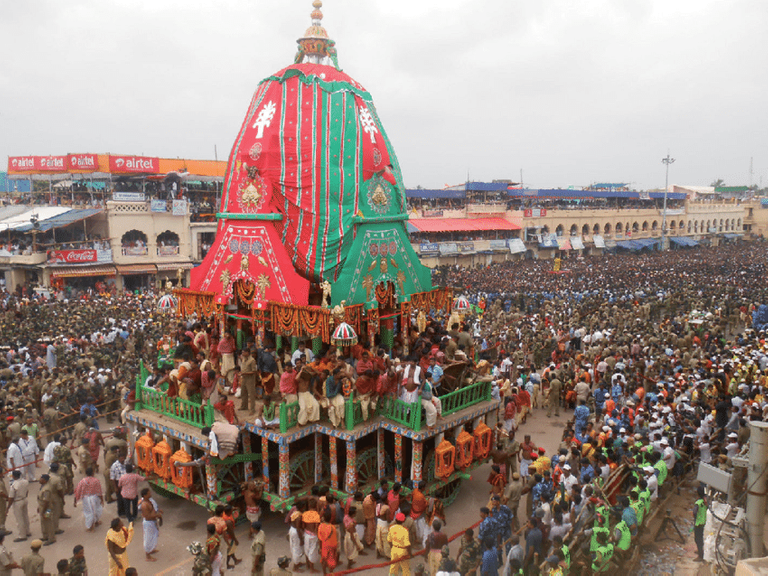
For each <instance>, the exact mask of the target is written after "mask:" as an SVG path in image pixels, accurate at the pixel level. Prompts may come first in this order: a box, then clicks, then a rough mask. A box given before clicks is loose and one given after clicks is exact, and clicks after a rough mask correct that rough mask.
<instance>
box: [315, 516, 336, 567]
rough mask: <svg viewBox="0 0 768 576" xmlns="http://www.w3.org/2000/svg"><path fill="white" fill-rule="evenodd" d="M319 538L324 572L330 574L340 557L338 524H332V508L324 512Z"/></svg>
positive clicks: (318, 533)
mask: <svg viewBox="0 0 768 576" xmlns="http://www.w3.org/2000/svg"><path fill="white" fill-rule="evenodd" d="M317 539H318V540H320V543H321V548H320V554H321V563H322V566H323V574H328V573H329V572H333V571H334V568H336V565H337V563H338V557H339V535H338V532H337V530H336V525H335V524H331V510H325V512H324V513H323V521H322V522H321V523H320V527H319V528H318V529H317Z"/></svg>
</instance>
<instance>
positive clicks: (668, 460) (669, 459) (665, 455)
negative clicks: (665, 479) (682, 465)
mask: <svg viewBox="0 0 768 576" xmlns="http://www.w3.org/2000/svg"><path fill="white" fill-rule="evenodd" d="M661 448H662V451H661V458H662V459H663V460H664V463H665V464H666V465H667V470H669V471H670V472H672V468H674V467H675V462H677V455H676V454H675V450H674V448H671V447H670V445H669V441H668V440H667V439H666V438H663V439H662V440H661Z"/></svg>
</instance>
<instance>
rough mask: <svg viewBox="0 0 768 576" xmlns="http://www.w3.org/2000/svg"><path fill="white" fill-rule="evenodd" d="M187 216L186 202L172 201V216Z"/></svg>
mask: <svg viewBox="0 0 768 576" xmlns="http://www.w3.org/2000/svg"><path fill="white" fill-rule="evenodd" d="M186 214H187V201H186V200H174V201H173V215H174V216H185V215H186Z"/></svg>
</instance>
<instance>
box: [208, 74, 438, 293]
mask: <svg viewBox="0 0 768 576" xmlns="http://www.w3.org/2000/svg"><path fill="white" fill-rule="evenodd" d="M405 206H406V200H405V188H404V186H403V181H402V176H401V173H400V167H399V165H398V163H397V158H396V156H395V153H394V150H393V149H392V146H391V144H390V142H389V139H388V138H387V136H386V134H385V132H384V128H383V126H382V124H381V121H380V119H379V117H378V114H377V112H376V108H375V106H374V104H373V100H372V98H371V96H370V94H369V93H368V92H367V91H366V90H365V89H364V88H363V87H362V86H361V85H360V84H358V83H357V82H356V81H355V80H353V79H352V78H351V77H349V76H348V75H346V74H345V73H343V72H341V71H340V70H337V69H336V68H334V67H332V66H325V65H322V64H308V63H304V64H295V65H292V66H289V67H287V68H285V69H284V70H282V71H280V72H278V73H277V74H275V75H273V76H270V77H268V78H266V79H265V80H263V81H262V82H261V83H260V84H259V87H258V88H257V90H256V93H255V94H254V97H253V99H252V101H251V105H250V107H249V108H248V112H247V114H246V116H245V120H244V122H243V125H242V127H241V129H240V132H239V134H238V136H237V138H236V140H235V143H234V146H233V148H232V152H231V154H230V158H229V164H228V166H227V173H226V178H225V188H224V194H223V197H222V205H221V212H222V214H221V215H220V218H221V220H220V225H219V232H220V233H221V232H223V228H224V227H226V226H227V225H228V224H227V218H228V216H234V215H235V214H237V215H240V218H242V217H243V215H246V216H251V217H255V218H256V219H262V218H263V217H264V215H272V214H274V215H279V216H280V218H279V219H275V220H270V221H269V223H268V224H266V225H267V226H271V227H274V229H275V230H276V232H277V233H278V235H279V237H280V240H281V243H282V244H283V246H284V247H285V250H286V252H287V254H288V256H289V257H290V261H291V262H292V264H293V266H294V268H295V270H296V272H298V273H299V274H300V275H301V276H303V277H304V278H306V279H308V280H309V281H311V282H314V283H321V282H323V281H325V280H327V281H328V282H330V283H331V285H332V302H333V303H334V304H336V303H338V302H340V301H341V300H346V301H347V303H348V304H352V303H361V302H364V301H366V298H367V295H366V290H365V289H364V288H363V287H362V284H361V282H362V281H363V280H364V279H365V277H366V276H371V277H373V280H376V279H377V278H378V279H379V281H391V282H393V283H394V284H395V286H396V287H397V292H398V295H399V296H402V295H404V294H409V293H412V292H418V291H424V290H429V289H430V288H431V281H430V273H429V270H428V269H426V268H425V267H423V266H422V265H421V264H420V263H419V261H418V257H417V256H416V254H415V252H414V251H413V249H412V248H411V246H410V243H409V242H408V235H407V233H406V229H405V219H406V215H405ZM373 246H376V248H375V249H374V248H373ZM382 246H386V248H384V250H385V251H386V254H381V253H380V251H381V250H382V249H383V248H382ZM390 247H391V248H392V250H391V251H390ZM372 251H375V253H376V256H372ZM380 254H381V255H380ZM374 258H377V259H378V260H377V264H376V268H375V269H374V268H371V270H370V271H368V270H367V268H368V267H371V263H372V262H373V259H374ZM382 258H384V260H382ZM382 262H383V263H382ZM361 267H362V268H361ZM376 271H378V275H377V274H375V272H376ZM398 273H400V274H398ZM403 275H405V276H406V278H405V279H403V277H402V276H403ZM355 283H357V284H355Z"/></svg>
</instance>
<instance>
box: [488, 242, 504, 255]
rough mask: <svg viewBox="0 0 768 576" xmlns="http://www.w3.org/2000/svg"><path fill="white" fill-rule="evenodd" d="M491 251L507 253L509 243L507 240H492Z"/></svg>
mask: <svg viewBox="0 0 768 576" xmlns="http://www.w3.org/2000/svg"><path fill="white" fill-rule="evenodd" d="M490 248H491V250H500V251H504V252H506V251H507V241H506V240H491V245H490Z"/></svg>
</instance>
